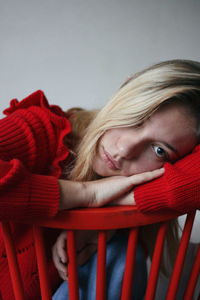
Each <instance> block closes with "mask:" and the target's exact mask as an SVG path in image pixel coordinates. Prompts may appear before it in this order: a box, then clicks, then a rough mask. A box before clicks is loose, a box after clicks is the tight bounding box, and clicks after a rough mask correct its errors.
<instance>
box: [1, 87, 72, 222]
mask: <svg viewBox="0 0 200 300" xmlns="http://www.w3.org/2000/svg"><path fill="white" fill-rule="evenodd" d="M4 113H5V114H6V115H7V116H6V117H5V118H3V119H2V120H0V219H1V220H2V219H4V220H5V219H12V220H18V219H20V218H21V217H23V216H25V215H26V216H27V217H28V216H31V217H34V216H35V217H41V216H44V215H45V216H46V217H50V216H53V215H55V214H56V212H57V210H58V204H59V186H58V181H57V178H58V177H59V176H60V175H61V166H60V163H61V162H62V161H63V160H64V159H65V158H67V156H68V153H69V152H68V149H67V148H66V146H65V145H64V142H63V139H64V137H65V136H66V134H68V133H69V132H70V124H69V121H68V120H67V119H66V118H65V115H64V113H63V112H62V111H61V109H60V108H59V107H57V106H50V105H49V104H48V102H47V100H46V98H45V96H44V94H43V92H42V91H37V92H35V93H33V94H31V95H30V96H29V97H27V98H25V99H24V100H22V101H21V102H18V101H17V100H16V99H14V100H12V101H11V105H10V107H9V108H8V109H6V110H5V111H4Z"/></svg>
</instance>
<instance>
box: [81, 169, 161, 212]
mask: <svg viewBox="0 0 200 300" xmlns="http://www.w3.org/2000/svg"><path fill="white" fill-rule="evenodd" d="M163 173H164V169H163V168H162V169H158V170H155V171H150V172H145V173H141V174H136V175H132V176H129V177H126V176H113V177H109V178H104V179H100V180H96V181H90V182H86V183H85V186H86V187H87V189H88V190H89V195H90V197H91V195H93V197H91V198H89V199H90V202H89V205H88V206H90V207H99V206H103V205H105V204H108V203H109V202H112V201H114V200H117V199H118V198H119V197H121V196H124V195H125V194H126V193H128V192H130V190H131V189H132V188H133V187H134V186H136V185H139V184H142V183H144V182H147V181H150V180H153V179H155V178H157V177H159V176H161V175H162V174H163Z"/></svg>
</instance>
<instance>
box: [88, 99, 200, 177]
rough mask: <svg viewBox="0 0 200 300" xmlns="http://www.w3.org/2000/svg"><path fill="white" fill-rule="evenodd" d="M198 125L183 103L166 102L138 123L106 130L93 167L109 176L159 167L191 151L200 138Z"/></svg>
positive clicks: (97, 172)
mask: <svg viewBox="0 0 200 300" xmlns="http://www.w3.org/2000/svg"><path fill="white" fill-rule="evenodd" d="M196 126H197V124H196V120H195V119H194V117H193V116H192V115H191V114H190V113H189V112H188V110H187V109H186V108H185V107H184V106H183V105H181V104H178V103H174V104H168V105H164V106H163V107H161V108H160V109H159V110H157V111H156V112H155V113H154V114H153V115H152V116H151V117H150V118H149V119H148V120H147V121H145V122H144V123H143V124H142V125H141V126H139V127H136V128H135V127H124V128H114V129H110V130H108V131H106V132H105V134H104V135H103V136H102V137H101V139H100V141H99V143H98V148H97V154H96V156H95V157H94V162H93V170H94V172H95V173H96V174H98V175H100V176H103V177H106V176H114V175H124V176H130V175H134V174H138V173H141V172H145V171H151V170H155V169H157V168H160V167H162V166H163V164H164V163H165V162H174V161H176V160H178V159H180V158H181V157H183V156H184V155H186V154H187V153H189V152H190V151H192V149H193V148H194V146H195V145H196V144H197V142H198V139H197V134H196Z"/></svg>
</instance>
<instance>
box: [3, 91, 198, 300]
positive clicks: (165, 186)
mask: <svg viewBox="0 0 200 300" xmlns="http://www.w3.org/2000/svg"><path fill="white" fill-rule="evenodd" d="M4 113H5V114H6V115H7V117H5V118H4V119H2V120H0V220H8V219H9V220H13V221H14V222H13V223H12V230H13V236H14V238H15V242H16V249H17V253H18V259H19V263H20V268H21V273H22V277H23V280H24V282H25V285H26V291H25V292H26V299H27V300H39V299H40V296H39V294H40V292H39V281H38V272H37V266H36V260H35V252H34V243H33V237H32V231H31V229H30V227H29V226H22V225H20V224H18V223H17V221H20V220H22V219H23V217H24V216H25V215H26V216H31V218H33V217H36V218H37V217H43V216H45V217H53V216H54V215H55V214H56V213H57V211H58V203H59V187H58V183H57V178H59V177H60V175H61V163H62V162H63V161H64V160H65V159H66V158H67V156H68V150H67V148H66V146H65V145H64V144H63V138H64V136H66V135H67V134H68V133H69V132H70V130H71V129H70V124H69V122H68V120H67V119H66V118H65V116H64V113H63V112H62V110H61V109H60V108H59V107H57V106H50V105H49V104H48V102H47V100H46V98H45V96H44V94H43V92H41V91H37V92H35V93H33V94H32V95H30V96H29V97H27V98H25V99H24V100H23V101H21V102H18V101H17V100H16V99H15V100H12V101H11V106H10V108H8V109H6V110H5V111H4ZM199 152H200V146H197V147H196V148H195V149H194V151H193V153H191V154H190V155H188V156H187V157H185V158H183V159H181V160H180V161H178V162H176V163H175V164H174V165H171V164H168V163H167V164H166V165H165V174H164V175H163V176H162V177H160V178H158V179H156V180H153V181H152V182H149V183H146V184H144V185H142V186H139V187H137V188H135V189H134V196H135V201H136V204H137V206H138V208H139V210H141V211H143V212H155V211H156V212H158V211H163V210H165V211H166V210H177V211H179V212H187V211H191V210H194V209H195V208H200V168H199V161H200V155H199ZM45 236H47V233H46V234H45ZM51 236H52V234H51ZM53 241H55V239H52V242H53ZM50 244H51V240H50ZM47 248H48V249H49V251H50V250H51V249H50V248H51V247H47ZM48 265H49V275H50V280H51V286H52V287H53V288H54V287H56V284H57V282H58V277H57V273H56V271H55V269H54V267H53V265H52V262H51V259H50V254H49V263H48ZM10 287H11V283H10V277H9V272H8V265H7V259H6V255H5V249H4V245H3V241H2V238H1V231H0V299H3V300H12V299H14V296H13V293H12V290H11V288H10Z"/></svg>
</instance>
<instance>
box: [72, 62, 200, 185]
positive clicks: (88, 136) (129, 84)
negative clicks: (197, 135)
mask: <svg viewBox="0 0 200 300" xmlns="http://www.w3.org/2000/svg"><path fill="white" fill-rule="evenodd" d="M169 100H170V101H182V102H183V103H186V105H187V106H190V108H191V110H192V112H193V114H195V115H197V116H196V118H197V119H198V120H200V117H199V115H200V63H199V62H195V61H191V60H171V61H165V62H161V63H159V64H156V65H153V66H151V67H149V68H147V69H145V70H143V71H142V72H139V73H137V74H135V75H134V76H132V77H131V78H130V79H129V80H128V81H126V82H125V84H123V85H122V86H121V88H120V89H119V90H118V91H117V93H116V94H115V95H114V96H113V97H112V98H111V100H110V101H109V102H108V103H107V105H105V106H104V108H103V109H102V110H100V111H99V113H97V114H96V113H94V116H95V117H94V118H93V120H92V121H91V123H90V125H89V126H88V128H87V130H86V132H85V136H84V137H83V139H82V141H81V142H80V145H79V147H78V154H77V159H76V163H75V166H74V168H73V170H72V172H71V174H70V178H71V179H73V180H77V181H82V180H92V179H94V178H96V175H95V174H94V172H93V170H92V162H93V159H94V156H95V153H96V149H97V145H98V141H99V139H100V138H101V136H102V135H103V134H104V132H105V131H107V130H108V129H111V128H116V127H129V126H138V125H139V124H141V123H142V122H144V121H145V120H146V119H148V118H149V117H150V116H151V115H152V114H153V113H154V112H155V111H156V110H157V109H158V108H159V107H160V106H161V105H162V104H163V103H165V102H166V101H169ZM91 119H92V118H91Z"/></svg>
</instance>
